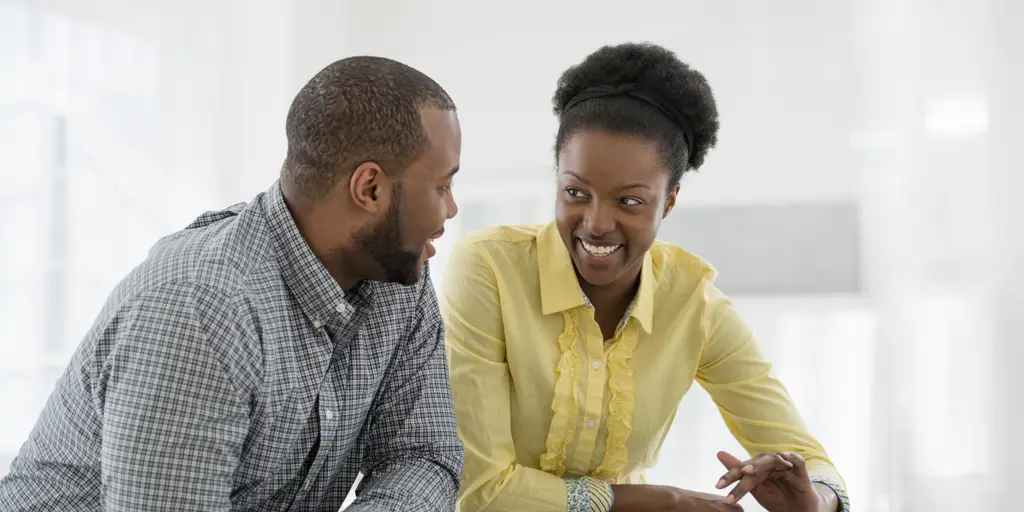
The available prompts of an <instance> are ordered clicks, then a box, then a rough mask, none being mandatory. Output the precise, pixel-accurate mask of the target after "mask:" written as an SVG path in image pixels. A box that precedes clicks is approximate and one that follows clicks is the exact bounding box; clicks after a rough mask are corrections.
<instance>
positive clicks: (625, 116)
mask: <svg viewBox="0 0 1024 512" xmlns="http://www.w3.org/2000/svg"><path fill="white" fill-rule="evenodd" d="M623 84H637V85H638V86H640V87H642V88H643V89H645V90H647V91H650V92H651V93H653V94H656V95H657V96H658V97H659V99H660V100H662V102H663V103H665V104H666V106H667V107H669V108H671V109H672V110H674V111H675V112H677V113H678V114H679V115H680V116H681V117H682V118H683V119H684V120H685V123H686V124H687V125H688V127H689V130H690V132H691V133H690V136H691V137H692V145H693V151H692V152H690V151H689V150H688V148H687V144H686V139H685V137H684V136H683V132H682V131H681V128H680V127H679V126H678V125H677V124H675V123H674V122H673V121H672V120H671V119H670V118H669V117H668V116H666V115H665V114H663V113H662V112H661V111H660V110H659V109H658V108H657V107H655V106H652V105H650V104H647V103H644V102H643V101H640V100H637V99H635V98H631V97H628V96H610V97H601V98H594V99H590V100H587V101H584V102H582V103H578V104H576V105H574V106H572V108H569V109H566V105H567V104H568V103H569V101H570V100H572V99H573V97H575V96H576V95H577V94H579V93H580V92H581V91H583V90H584V89H588V88H591V87H600V86H620V85H623ZM552 103H553V104H554V112H555V115H557V116H558V117H559V127H558V136H557V137H556V139H555V159H556V161H557V159H558V154H559V153H560V152H561V150H562V147H563V146H564V145H565V143H566V141H567V140H568V139H569V137H571V136H572V135H573V134H575V133H576V132H577V131H579V130H601V131H606V132H609V133H615V134H622V135H633V136H640V137H644V138H646V139H649V140H652V141H654V142H655V143H657V145H658V148H659V150H660V152H661V156H662V162H663V163H664V165H665V167H666V168H667V169H669V173H670V180H669V185H670V186H671V187H673V188H674V187H675V186H676V185H678V184H679V181H680V180H681V179H682V176H683V173H684V172H686V171H688V170H691V169H694V170H696V169H698V168H700V166H701V165H702V164H703V163H704V157H705V156H706V155H707V153H708V150H709V149H711V148H712V147H714V145H715V143H716V142H717V140H718V109H717V107H716V106H715V98H714V96H713V95H712V94H711V86H710V85H708V81H707V80H706V79H705V78H704V75H702V74H700V72H698V71H697V70H695V69H693V68H691V67H690V66H689V65H687V64H686V63H684V62H682V61H680V60H679V58H678V57H676V55H675V53H673V52H672V51H671V50H668V49H666V48H664V47H661V46H658V45H654V44H649V43H626V44H620V45H615V46H603V47H601V48H600V49H598V50H597V51H595V52H594V53H591V54H590V55H588V56H587V57H586V58H585V59H583V62H580V63H579V64H577V65H575V66H572V67H570V68H569V69H567V70H566V71H565V72H564V73H563V74H562V76H561V78H559V79H558V88H557V89H556V90H555V95H554V98H553V101H552Z"/></svg>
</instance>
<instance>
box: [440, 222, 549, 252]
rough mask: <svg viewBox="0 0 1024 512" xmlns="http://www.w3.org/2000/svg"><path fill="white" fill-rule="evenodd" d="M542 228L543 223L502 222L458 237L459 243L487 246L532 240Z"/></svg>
mask: <svg viewBox="0 0 1024 512" xmlns="http://www.w3.org/2000/svg"><path fill="white" fill-rule="evenodd" d="M543 229H544V225H543V224H504V225H500V226H490V227H486V228H480V229H476V230H474V231H470V232H469V233H467V234H465V235H463V236H462V237H461V238H459V242H458V243H459V244H460V245H467V246H475V247H480V248H488V247H493V246H500V245H507V244H516V243H522V242H533V241H534V240H536V239H537V235H539V234H540V232H541V230H543Z"/></svg>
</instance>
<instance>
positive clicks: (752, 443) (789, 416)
mask: <svg viewBox="0 0 1024 512" xmlns="http://www.w3.org/2000/svg"><path fill="white" fill-rule="evenodd" d="M701 286H702V287H703V290H702V291H703V296H704V299H705V301H706V309H705V311H704V314H703V319H702V325H703V329H704V335H705V343H704V349H703V352H702V355H701V361H700V364H699V366H698V368H697V381H698V382H700V384H701V385H702V386H703V387H704V389H705V390H707V392H708V394H709V395H711V398H712V400H714V402H715V405H717V406H718V410H719V412H720V413H721V415H722V418H723V419H724V420H725V423H726V424H727V425H728V427H729V431H730V432H732V433H733V435H734V436H735V437H736V440H737V441H739V442H740V444H741V445H743V447H744V448H745V449H746V450H747V452H749V453H750V454H751V455H756V454H761V453H782V452H795V453H797V454H799V455H800V456H801V457H802V458H803V459H804V460H805V461H806V465H807V472H808V473H809V475H810V480H811V481H812V482H820V483H821V485H814V488H815V491H816V492H817V491H818V490H819V489H818V488H819V487H827V488H829V490H831V491H833V493H834V494H835V495H836V496H835V498H836V500H837V502H838V503H839V504H841V505H842V507H843V508H842V509H841V510H844V511H848V510H849V499H848V498H847V496H846V490H845V485H844V483H843V480H842V477H841V476H840V475H839V473H838V472H837V471H836V469H835V467H834V466H833V465H832V462H831V461H830V460H829V459H828V456H827V455H826V453H825V450H824V448H822V446H821V444H819V443H818V441H817V440H815V439H814V437H812V436H811V434H810V433H808V431H807V428H806V427H805V426H804V423H803V419H802V418H801V417H800V414H799V412H798V411H797V410H796V406H795V405H794V404H793V401H792V399H791V398H790V396H789V393H788V392H787V391H786V388H785V387H784V386H783V385H782V383H781V382H780V381H779V380H778V379H776V378H775V377H774V376H773V375H772V373H771V364H769V363H768V362H767V361H765V359H764V357H763V356H762V354H761V350H760V347H759V346H758V344H757V342H756V340H755V339H754V336H753V333H752V332H751V330H750V328H749V327H748V326H747V324H746V323H745V322H744V321H743V319H742V318H741V317H740V316H739V314H738V313H737V312H736V309H735V308H734V307H733V305H732V303H731V302H730V301H729V300H728V299H727V298H726V297H725V296H724V295H723V294H722V293H721V292H720V291H719V290H718V289H717V288H715V287H714V285H712V284H711V282H710V280H705V281H704V282H703V283H702V284H701ZM821 490H822V491H823V490H824V489H821ZM755 497H756V496H755Z"/></svg>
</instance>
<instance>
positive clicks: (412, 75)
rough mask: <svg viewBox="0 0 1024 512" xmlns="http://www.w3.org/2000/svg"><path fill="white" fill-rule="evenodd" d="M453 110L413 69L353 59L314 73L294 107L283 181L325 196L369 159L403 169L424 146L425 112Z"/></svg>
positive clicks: (445, 96)
mask: <svg viewBox="0 0 1024 512" xmlns="http://www.w3.org/2000/svg"><path fill="white" fill-rule="evenodd" d="M425 107H433V108H438V109H441V110H455V103H454V102H453V101H452V99H451V97H450V96H448V93H447V92H445V90H444V89H443V88H442V87H441V86H440V85H438V84H437V82H435V81H434V80H433V79H431V78H430V77H428V76H427V75H425V74H423V73H421V72H420V71H418V70H416V69H413V68H412V67H410V66H408V65H405V64H402V63H401V62H397V61H394V60H391V59H386V58H383V57H367V56H361V57H350V58H346V59H342V60H339V61H337V62H335V63H333V64H331V65H329V66H327V67H326V68H324V69H323V70H321V71H320V72H319V73H317V74H316V76H314V77H313V78H312V79H310V80H309V82H308V83H306V85H305V86H304V87H303V88H302V90H300V91H299V93H298V95H296V96H295V99H294V100H293V101H292V105H291V108H290V109H289V110H288V120H287V123H286V125H285V131H286V133H287V135H288V156H287V157H286V158H285V163H284V166H283V167H282V169H281V179H282V181H287V182H289V183H291V184H292V185H293V186H294V187H295V188H296V189H297V190H298V191H299V193H301V194H303V195H304V196H306V197H307V198H309V199H319V198H320V197H322V196H323V195H324V194H326V192H327V191H328V190H330V189H331V187H333V186H334V185H335V184H336V183H337V180H338V179H340V178H343V177H345V176H348V175H349V173H351V172H352V171H353V170H354V169H355V168H356V167H357V166H359V164H361V163H363V162H368V161H372V162H377V163H378V164H380V166H381V167H382V168H384V169H385V170H386V171H389V172H394V173H395V174H396V175H397V174H401V172H402V171H404V170H405V169H406V168H407V167H408V166H409V164H410V163H411V162H412V161H413V160H415V159H416V157H417V156H418V155H419V154H420V153H421V152H422V151H423V150H424V149H425V148H426V146H427V144H428V142H429V141H428V139H427V134H426V132H425V131H424V129H423V124H422V119H421V117H420V110H421V109H422V108H425Z"/></svg>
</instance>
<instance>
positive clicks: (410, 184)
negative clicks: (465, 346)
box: [0, 57, 463, 512]
mask: <svg viewBox="0 0 1024 512" xmlns="http://www.w3.org/2000/svg"><path fill="white" fill-rule="evenodd" d="M286 128H287V135H288V155H287V159H286V160H285V163H284V165H283V167H282V170H281V177H280V180H279V181H278V182H277V183H275V184H274V185H273V186H272V187H271V188H270V189H269V190H268V191H267V192H265V193H262V194H260V195H259V196H257V197H256V198H255V199H254V200H253V201H252V202H251V203H249V204H247V205H246V204H243V205H237V206H235V207H232V208H229V209H227V210H224V211H220V212H213V213H206V214H204V215H202V216H201V217H199V218H198V219H197V220H196V221H195V222H193V223H192V224H191V225H189V226H188V227H187V228H185V230H183V231H181V232H178V233H175V234H172V235H170V236H168V237H166V238H164V239H162V240H161V241H160V242H158V243H157V244H156V246H155V247H154V248H153V250H152V251H151V253H150V255H149V257H148V258H147V259H146V261H144V262H143V263H142V264H141V265H140V266H139V267H137V268H136V269H135V270H133V271H132V272H131V273H130V274H129V275H128V276H127V277H126V278H125V279H124V281H122V282H121V283H120V284H119V285H118V286H117V288H116V289H115V290H114V291H113V293H112V294H111V296H110V298H109V299H108V301H107V303H106V305H105V306H104V308H103V310H102V312H101V313H100V315H99V317H98V318H97V320H96V323H95V324H94V325H93V327H92V329H91V330H90V331H89V333H88V334H87V335H86V337H85V339H84V340H83V341H82V343H81V346H80V347H79V348H78V350H77V351H76V352H75V354H74V356H73V358H72V360H71V363H70V365H69V367H68V369H67V371H66V372H65V373H64V375H63V376H62V377H61V379H60V380H59V382H58V383H57V386H56V389H55V390H54V392H53V395H52V396H51V397H50V399H49V401H48V403H47V404H46V407H45V409H44V410H43V412H42V415H41V417H40V418H39V421H38V423H37V425H36V426H35V429H34V430H33V431H32V434H31V436H30V438H29V439H28V442H26V443H25V445H24V446H23V447H22V450H21V453H20V455H19V456H18V458H17V459H15V461H14V462H13V464H12V465H11V471H10V474H9V475H8V476H7V477H6V478H5V479H4V480H3V481H0V510H4V511H7V510H47V511H63V510H68V511H92V510H117V511H122V510H124V511H139V510H261V511H262V510H267V511H276V510H288V509H291V510H322V511H332V512H333V511H337V510H338V509H339V508H340V507H341V505H342V502H343V500H344V499H345V497H346V494H347V493H348V491H349V489H350V488H351V487H352V485H353V481H354V480H355V478H356V475H357V473H358V472H360V471H362V473H363V474H364V475H365V477H364V479H363V481H362V483H361V484H360V488H359V491H358V499H357V500H356V502H355V503H354V504H353V506H352V508H350V509H349V510H355V511H363V510H374V511H376V510H403V511H410V510H451V509H454V503H455V497H456V493H457V487H458V483H459V476H460V473H461V470H462V454H463V452H462V444H461V442H460V441H459V439H458V437H457V434H456V427H455V417H454V412H453V407H452V402H451V392H450V388H449V381H448V369H447V363H446V361H445V356H444V346H443V334H442V332H443V331H442V323H441V318H440V315H439V313H438V309H437V303H436V299H435V296H434V291H433V288H432V285H431V283H430V279H429V276H428V274H427V267H426V265H425V263H426V260H427V258H429V257H431V256H433V255H434V248H433V246H432V244H431V241H432V240H434V239H436V238H437V237H439V236H440V235H441V233H442V232H443V231H444V229H443V225H444V222H445V221H446V220H448V219H450V218H452V217H453V216H454V215H455V214H456V211H457V209H456V206H455V202H454V199H453V198H452V194H451V188H450V187H451V182H452V178H453V175H454V174H455V173H456V171H457V170H458V167H459V154H460V152H461V131H460V127H459V122H458V118H457V116H456V114H455V105H454V104H453V103H452V100H451V98H450V97H449V96H448V94H447V93H446V92H445V91H444V90H443V89H442V88H441V87H440V86H439V85H438V84H437V83H435V82H434V81H433V80H431V79H430V78H428V77H427V76H425V75H423V74H422V73H420V72H418V71H416V70H415V69H412V68H410V67H408V66H406V65H403V64H401V63H398V62H395V61H391V60H387V59H383V58H372V57H356V58H350V59H345V60H341V61H339V62H335V63H334V64H331V65H330V66H328V67H327V68H325V69H324V70H323V71H321V72H320V73H319V74H317V75H316V76H315V77H314V78H313V79H312V80H311V81H310V82H309V83H308V84H306V86H305V87H304V88H303V89H302V91H301V92H299V94H298V96H296V98H295V100H294V102H293V104H292V106H291V110H290V111H289V113H288V119H287V127H286Z"/></svg>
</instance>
